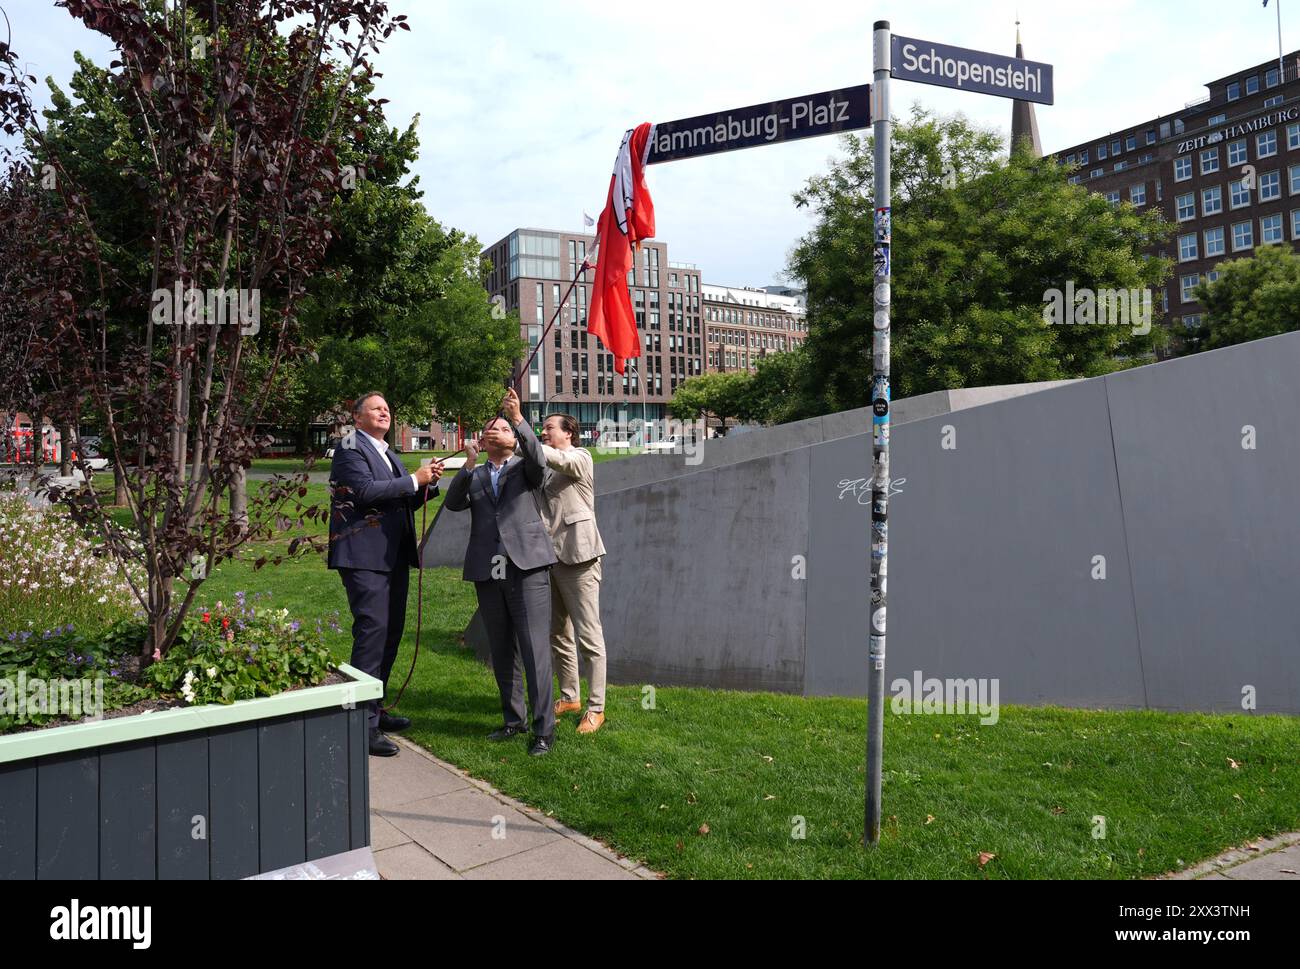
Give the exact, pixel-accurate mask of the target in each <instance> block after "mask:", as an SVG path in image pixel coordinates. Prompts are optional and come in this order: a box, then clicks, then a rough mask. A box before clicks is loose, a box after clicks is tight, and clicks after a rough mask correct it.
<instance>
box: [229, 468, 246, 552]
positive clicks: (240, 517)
mask: <svg viewBox="0 0 1300 969" xmlns="http://www.w3.org/2000/svg"><path fill="white" fill-rule="evenodd" d="M230 520H231V521H232V522H234V523H235V526H236V528H237V529H238V530H239V536H240V537H241V538H242V537H244V536H245V535H247V534H248V471H247V470H246V469H244V468H240V469H239V470H238V471H237V472H235V476H234V478H232V479H231V481H230Z"/></svg>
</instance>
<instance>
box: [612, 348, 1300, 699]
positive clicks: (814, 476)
mask: <svg viewBox="0 0 1300 969" xmlns="http://www.w3.org/2000/svg"><path fill="white" fill-rule="evenodd" d="M1297 370H1300V333H1294V334H1287V335H1285V336H1281V337H1275V338H1273V339H1270V340H1262V341H1257V342H1255V343H1251V344H1246V345H1243V346H1239V347H1232V348H1228V349H1225V350H1220V351H1215V352H1212V353H1207V354H1200V355H1197V356H1195V357H1190V358H1186V359H1182V360H1176V361H1171V362H1167V363H1162V364H1155V365H1152V366H1147V367H1143V368H1139V369H1136V370H1131V371H1126V372H1124V373H1120V374H1114V375H1111V376H1108V377H1104V378H1097V379H1094V380H1087V381H1071V382H1062V383H1059V384H1051V385H1040V386H1036V387H1031V388H987V389H975V390H969V391H952V392H944V393H942V394H937V395H926V396H925V397H923V398H916V399H914V400H911V401H906V400H904V401H898V402H897V403H896V405H895V408H894V423H893V428H892V435H893V436H892V441H891V444H892V465H891V471H892V476H893V492H894V494H893V497H892V499H891V501H890V521H889V529H890V539H891V542H890V560H889V566H890V573H891V574H890V577H889V578H890V580H891V581H890V586H889V600H888V601H889V620H890V622H889V654H888V664H889V665H888V668H887V669H888V676H887V682H892V681H893V680H894V679H895V678H899V677H901V678H908V679H910V678H911V677H912V675H913V671H920V672H921V674H922V676H923V677H924V678H933V677H937V678H939V679H948V678H962V679H966V678H975V679H996V680H997V681H998V683H999V697H998V698H999V700H1000V702H1003V703H1025V704H1045V703H1051V704H1061V705H1065V706H1081V707H1107V708H1143V707H1150V708H1156V709H1169V710H1223V711H1227V710H1241V709H1242V702H1241V701H1242V694H1243V690H1244V689H1248V690H1252V691H1253V692H1254V696H1255V700H1256V709H1258V710H1259V711H1260V712H1279V713H1289V714H1300V596H1298V595H1296V594H1295V592H1294V591H1293V590H1294V587H1295V585H1296V577H1297V570H1296V568H1295V561H1296V558H1297V555H1298V554H1300V552H1297V550H1298V549H1300V516H1297V515H1296V513H1295V510H1294V507H1293V501H1292V498H1291V490H1292V482H1293V481H1295V480H1297V479H1298V478H1300V435H1297V433H1296V431H1295V429H1294V425H1295V415H1296V414H1300V381H1296V380H1295V379H1294V378H1293V376H1292V374H1293V373H1295V372H1296V371H1297ZM868 429H869V424H868V421H867V419H866V414H865V412H851V413H846V414H840V415H830V416H828V417H826V418H823V419H820V421H819V422H812V423H808V422H805V423H804V426H803V427H801V428H793V427H791V428H776V429H769V430H765V431H758V432H754V433H752V434H745V435H741V436H739V437H737V438H734V439H732V440H730V441H728V442H726V443H727V444H728V445H730V446H729V448H728V449H727V450H726V451H722V449H721V448H719V454H718V455H716V456H715V457H714V458H713V459H712V460H716V461H718V463H717V464H716V465H715V466H712V467H708V468H706V469H704V470H695V471H686V472H684V473H678V474H671V475H668V476H666V477H665V478H664V479H661V480H658V481H650V482H647V483H644V484H641V485H637V486H632V487H626V488H622V489H620V490H617V491H614V492H612V493H602V494H601V498H600V502H599V513H600V519H601V529H602V531H603V532H604V533H605V534H606V544H607V545H608V546H609V552H610V554H609V556H608V558H607V560H606V573H605V575H606V578H605V583H604V588H603V592H602V595H603V600H602V614H603V616H604V618H605V623H606V641H607V643H608V645H609V651H610V673H611V679H612V680H613V681H615V682H624V683H692V684H700V685H707V686H712V687H718V688H738V689H759V688H766V689H776V690H783V691H788V692H796V693H805V694H810V695H812V694H834V695H849V696H860V695H862V694H863V693H864V692H865V688H866V652H867V633H866V616H867V614H868V610H867V605H868V602H869V579H868V576H869V572H868V562H869V556H870V538H869V530H870V527H871V525H870V506H869V502H870V490H869V484H868V480H867V479H868V468H869V466H870V461H871V437H870V433H869V430H868ZM1250 429H1253V431H1254V434H1255V442H1254V443H1255V447H1254V448H1243V447H1242V444H1243V439H1244V436H1245V435H1246V434H1247V433H1248V432H1249V430H1250ZM954 436H955V444H956V447H955V448H946V447H944V442H945V438H947V439H948V440H952V439H953V438H954ZM751 440H752V441H753V445H752V449H751V445H750V443H749V442H750V441H751ZM792 441H795V442H797V443H793V444H792ZM710 443H713V442H710ZM1247 443H1249V441H1247ZM742 445H743V446H742ZM787 445H789V447H788V448H787V449H785V450H779V451H771V450H769V448H778V447H783V446H787ZM756 452H762V453H761V454H756ZM706 453H707V452H706ZM724 458H734V460H730V461H724V460H723V459H724ZM611 538H612V539H613V541H612V542H611ZM796 556H804V557H805V559H804V560H805V561H806V567H807V574H806V578H805V579H801V578H799V577H798V576H797V575H794V574H792V571H791V570H792V560H793V559H794V557H796ZM1103 562H1104V577H1102V573H1101V572H1100V571H1099V567H1100V566H1101V565H1102V563H1103Z"/></svg>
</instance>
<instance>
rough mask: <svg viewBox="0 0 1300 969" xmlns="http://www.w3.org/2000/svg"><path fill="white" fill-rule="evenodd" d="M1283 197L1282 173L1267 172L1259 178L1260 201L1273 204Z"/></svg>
mask: <svg viewBox="0 0 1300 969" xmlns="http://www.w3.org/2000/svg"><path fill="white" fill-rule="evenodd" d="M1281 197H1282V175H1281V173H1280V172H1265V173H1264V174H1263V175H1261V176H1259V200H1260V201H1261V202H1271V201H1272V200H1273V199H1280V198H1281Z"/></svg>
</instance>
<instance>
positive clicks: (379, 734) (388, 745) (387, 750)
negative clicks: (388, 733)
mask: <svg viewBox="0 0 1300 969" xmlns="http://www.w3.org/2000/svg"><path fill="white" fill-rule="evenodd" d="M370 753H372V754H373V755H374V756H376V757H394V756H396V755H397V744H395V743H393V742H392V741H391V740H389V739H388V738H387V737H385V736H384V732H383V731H382V730H380V729H379V728H378V727H375V728H374V729H372V730H371V731H370Z"/></svg>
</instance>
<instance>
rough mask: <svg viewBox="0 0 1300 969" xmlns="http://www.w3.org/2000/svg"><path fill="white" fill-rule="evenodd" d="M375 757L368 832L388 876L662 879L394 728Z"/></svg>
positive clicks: (404, 877) (372, 765) (381, 868)
mask: <svg viewBox="0 0 1300 969" xmlns="http://www.w3.org/2000/svg"><path fill="white" fill-rule="evenodd" d="M390 739H392V740H394V741H396V742H397V743H398V744H399V745H400V746H401V748H402V750H401V753H399V754H398V755H397V756H396V757H371V758H370V835H371V847H372V848H373V850H374V853H375V862H376V864H377V865H378V866H379V874H380V875H381V876H382V877H384V878H387V879H392V880H398V879H420V878H438V879H449V878H450V879H456V878H470V879H506V878H526V879H538V878H544V879H583V880H585V879H607V878H624V879H632V880H636V879H658V878H660V877H662V876H661V875H659V874H658V873H657V872H653V871H651V870H649V869H648V868H644V867H642V866H641V865H640V864H639V863H638V862H635V861H632V860H631V859H628V858H623V857H621V856H620V855H618V854H617V853H616V852H614V851H612V850H610V849H609V848H607V847H606V846H605V845H603V844H601V843H600V842H599V841H595V840H593V839H592V838H588V837H587V836H585V835H583V834H579V833H578V832H577V831H574V830H573V829H571V828H567V827H565V826H564V825H562V824H560V823H559V822H558V821H556V820H554V819H553V818H548V817H546V816H545V815H544V814H542V813H541V812H539V811H536V810H534V809H533V808H530V807H528V806H527V805H526V804H521V803H519V802H518V801H516V800H514V799H512V798H509V797H506V796H505V795H504V794H501V793H500V792H499V791H497V790H496V789H495V788H494V787H492V786H491V785H490V784H487V783H485V782H483V781H480V780H477V779H475V778H473V777H470V776H469V775H467V774H465V773H464V772H463V771H461V770H460V769H459V768H456V767H453V766H452V765H451V764H448V763H446V762H445V761H441V760H439V759H438V758H437V757H434V756H433V755H432V754H430V753H429V752H428V751H426V750H425V749H424V748H422V747H419V746H417V745H416V744H414V743H411V742H410V741H408V740H403V739H402V738H401V737H396V736H391V737H390Z"/></svg>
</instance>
